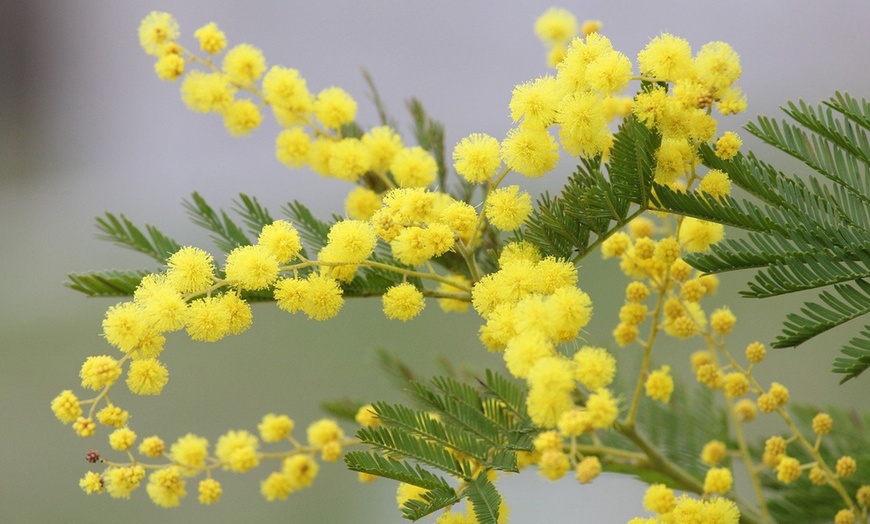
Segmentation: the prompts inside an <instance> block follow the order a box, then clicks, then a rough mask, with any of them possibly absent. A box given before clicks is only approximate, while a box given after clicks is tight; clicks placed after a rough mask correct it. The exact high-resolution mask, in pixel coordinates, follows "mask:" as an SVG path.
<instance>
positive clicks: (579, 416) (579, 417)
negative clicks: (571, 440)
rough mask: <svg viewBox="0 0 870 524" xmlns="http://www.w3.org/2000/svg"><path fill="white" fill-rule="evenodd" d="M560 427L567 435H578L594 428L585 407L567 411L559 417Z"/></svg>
mask: <svg viewBox="0 0 870 524" xmlns="http://www.w3.org/2000/svg"><path fill="white" fill-rule="evenodd" d="M558 427H559V433H560V434H561V435H563V436H565V437H577V436H580V435H582V434H584V433H587V432H589V431H591V430H592V425H591V424H590V422H589V412H588V411H586V410H583V409H572V410H570V411H566V412H564V413H562V416H560V417H559V423H558ZM560 442H561V440H560ZM560 445H561V444H560ZM536 447H537V446H536Z"/></svg>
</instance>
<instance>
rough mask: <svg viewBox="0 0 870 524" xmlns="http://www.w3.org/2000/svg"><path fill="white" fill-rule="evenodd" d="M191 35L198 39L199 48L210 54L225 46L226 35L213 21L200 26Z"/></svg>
mask: <svg viewBox="0 0 870 524" xmlns="http://www.w3.org/2000/svg"><path fill="white" fill-rule="evenodd" d="M193 36H195V37H196V39H197V40H199V48H200V49H201V50H202V51H205V52H206V53H209V54H212V55H213V54H217V53H220V52H221V51H223V50H224V48H225V47H226V46H227V35H225V34H224V32H223V31H221V30H220V28H219V27H218V26H217V24H216V23H214V22H210V23H208V24H206V25H204V26H202V27H200V28H199V29H197V30H196V31H194V33H193Z"/></svg>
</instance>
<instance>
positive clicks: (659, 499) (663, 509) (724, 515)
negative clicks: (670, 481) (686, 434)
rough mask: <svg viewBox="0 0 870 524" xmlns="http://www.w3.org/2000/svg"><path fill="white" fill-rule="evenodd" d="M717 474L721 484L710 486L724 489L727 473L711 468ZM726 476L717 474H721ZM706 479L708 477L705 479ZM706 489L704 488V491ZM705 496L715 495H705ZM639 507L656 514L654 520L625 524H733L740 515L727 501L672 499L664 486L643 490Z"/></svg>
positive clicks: (668, 489) (689, 498)
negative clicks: (662, 523)
mask: <svg viewBox="0 0 870 524" xmlns="http://www.w3.org/2000/svg"><path fill="white" fill-rule="evenodd" d="M711 471H717V473H716V474H715V475H714V476H715V477H719V476H721V477H722V481H721V483H720V482H714V483H716V484H720V485H718V486H717V487H720V488H721V487H724V486H725V484H730V480H729V479H730V471H728V470H727V469H724V468H714V469H713V470H711ZM723 471H724V472H727V474H721V475H720V473H721V472H723ZM708 477H710V475H708ZM705 484H706V482H705ZM705 489H706V488H705ZM708 493H719V492H717V491H709V492H708ZM643 507H644V509H646V510H647V511H650V512H652V513H655V514H656V517H651V518H643V517H637V518H633V519H631V520H629V521H628V523H629V524H656V523H658V522H699V523H700V522H704V523H706V522H710V523H712V522H715V523H717V524H737V522H739V520H740V511H739V510H738V509H737V505H736V504H735V503H734V502H733V501H731V500H728V499H725V498H721V497H710V498H705V499H696V498H694V497H691V496H689V495H680V496H679V497H678V496H676V495H675V494H674V492H673V490H671V489H670V488H668V487H667V486H665V485H664V484H652V485H651V486H650V487H649V488H647V490H646V493H645V494H644V497H643Z"/></svg>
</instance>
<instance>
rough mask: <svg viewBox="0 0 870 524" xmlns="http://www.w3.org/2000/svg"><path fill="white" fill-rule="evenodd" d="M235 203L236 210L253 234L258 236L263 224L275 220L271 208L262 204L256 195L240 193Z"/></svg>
mask: <svg viewBox="0 0 870 524" xmlns="http://www.w3.org/2000/svg"><path fill="white" fill-rule="evenodd" d="M235 204H236V205H235V211H236V212H237V213H238V214H239V216H241V217H242V221H243V222H244V223H245V225H246V226H248V231H249V232H250V233H251V235H252V236H258V235H259V234H260V231H261V230H262V229H263V226H266V225H269V224H271V223H272V222H274V221H275V220H274V219H273V218H272V216H271V215H270V214H269V210H268V209H266V208H265V207H263V206H262V205H260V202H259V201H257V198H256V197H252V196H248V195H246V194H244V193H240V194H239V199H238V200H237V201H236V202H235Z"/></svg>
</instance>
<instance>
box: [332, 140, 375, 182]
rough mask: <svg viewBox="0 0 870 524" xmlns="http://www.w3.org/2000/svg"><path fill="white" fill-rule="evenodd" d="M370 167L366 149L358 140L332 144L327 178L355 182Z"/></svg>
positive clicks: (370, 159)
mask: <svg viewBox="0 0 870 524" xmlns="http://www.w3.org/2000/svg"><path fill="white" fill-rule="evenodd" d="M371 166H372V156H371V153H370V152H369V150H368V148H367V147H366V146H364V145H363V143H362V142H361V141H360V140H359V139H358V138H345V139H343V140H339V141H338V142H335V143H333V145H332V147H331V148H330V150H329V161H328V164H327V169H328V171H327V173H325V174H327V175H328V176H333V177H335V178H338V179H339V180H346V181H348V182H356V181H357V180H359V177H361V176H363V175H364V174H365V173H366V172H367V171H369V169H371Z"/></svg>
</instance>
